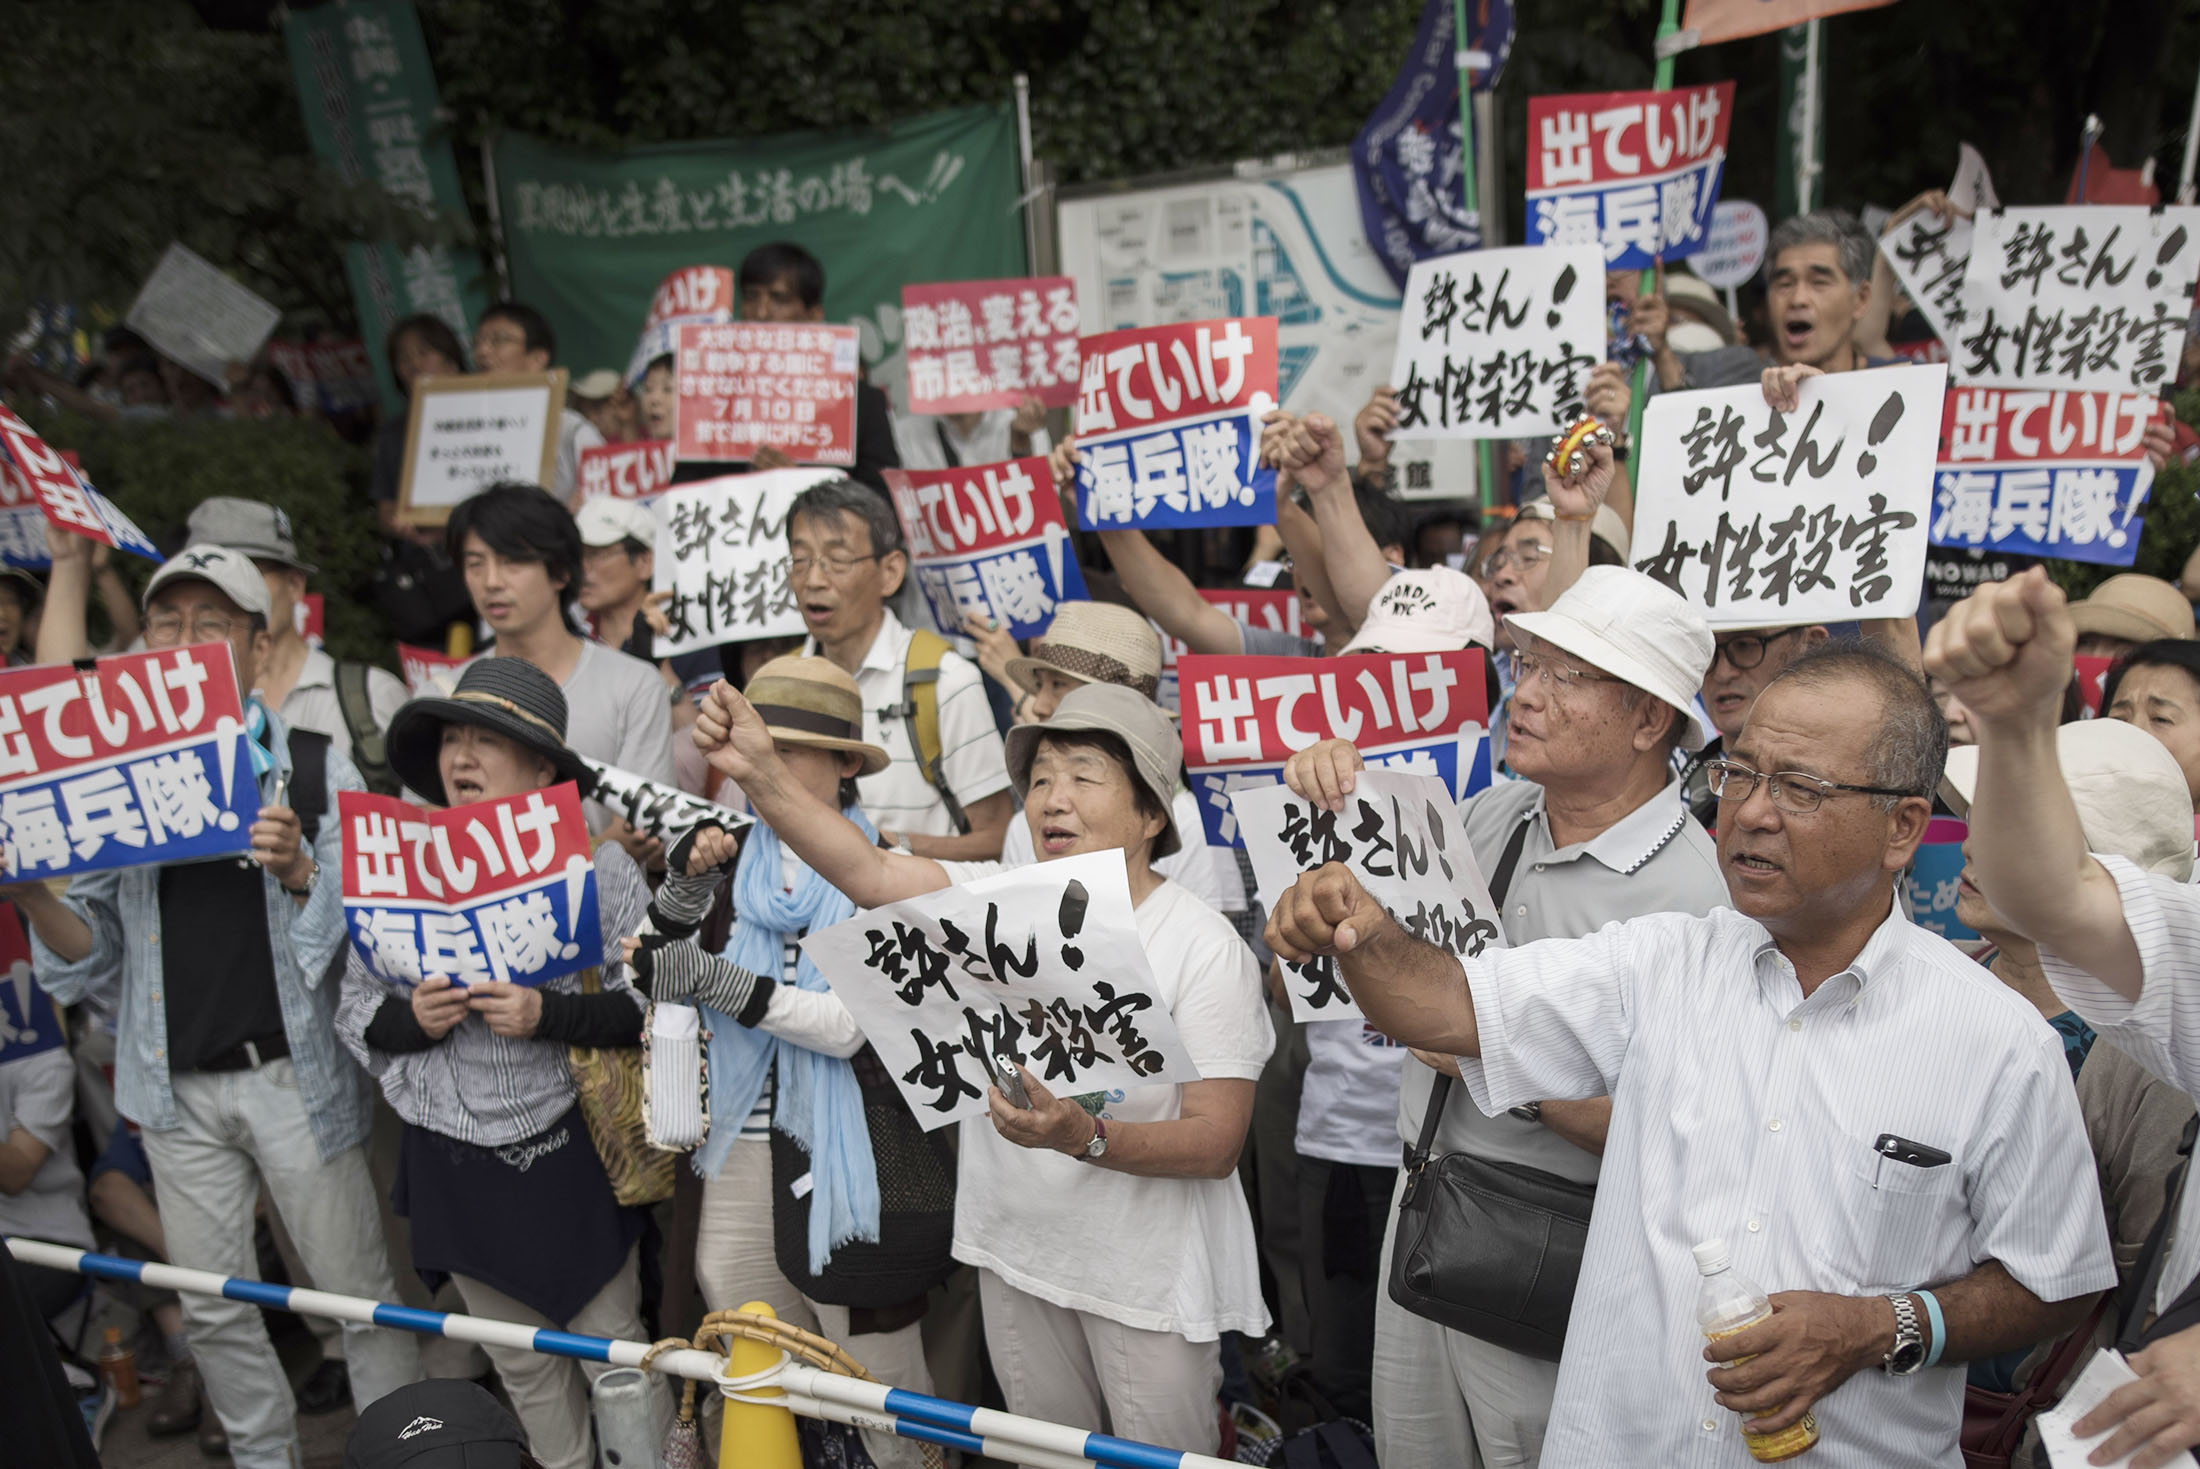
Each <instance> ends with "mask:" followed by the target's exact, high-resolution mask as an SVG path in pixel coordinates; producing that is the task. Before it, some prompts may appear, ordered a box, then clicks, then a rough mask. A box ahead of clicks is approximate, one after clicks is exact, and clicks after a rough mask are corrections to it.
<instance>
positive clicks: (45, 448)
mask: <svg viewBox="0 0 2200 1469" xmlns="http://www.w3.org/2000/svg"><path fill="white" fill-rule="evenodd" d="M0 462H6V463H7V464H9V465H11V466H12V467H13V469H14V471H15V474H16V475H18V476H20V482H19V484H18V486H17V488H16V489H15V491H14V492H13V493H15V494H17V495H20V494H21V493H22V490H23V488H24V487H27V488H28V489H29V491H30V493H31V494H32V495H34V496H35V497H36V498H37V502H38V508H39V509H40V510H41V511H42V512H43V513H44V514H45V517H46V519H47V520H49V521H51V522H53V523H54V524H55V525H58V526H60V527H61V528H62V529H63V530H65V531H73V532H75V533H76V534H77V535H80V536H84V537H86V538H87V539H89V540H94V541H98V542H100V543H101V544H102V545H107V546H112V547H114V548H115V549H116V550H117V551H128V552H129V553H130V554H131V555H133V556H143V557H144V558H145V559H146V560H148V561H159V560H161V559H163V558H162V556H161V554H160V551H159V549H158V548H157V547H155V546H154V545H153V542H152V540H151V539H150V538H149V537H148V536H147V535H146V534H145V532H144V531H141V530H139V529H138V528H137V526H136V525H135V524H133V523H132V522H131V520H130V517H129V516H127V515H124V514H123V513H122V512H121V511H120V510H118V509H116V508H115V503H114V502H113V501H112V500H110V499H108V498H107V497H106V496H105V495H102V494H101V493H100V492H99V491H97V490H95V489H93V488H92V482H91V481H90V480H88V479H86V478H85V477H84V475H83V472H82V471H81V470H79V469H78V468H77V467H76V456H75V455H74V454H70V453H68V452H66V451H56V450H55V449H54V448H53V446H52V445H50V444H48V443H47V442H46V441H45V440H44V439H42V438H40V437H39V436H38V431H37V430H35V429H33V428H32V427H31V426H30V425H29V424H27V423H25V422H24V421H23V420H22V419H20V418H18V417H16V416H15V411H14V410H13V409H11V408H9V407H8V405H7V404H5V403H0ZM18 508H19V507H18ZM19 533H20V539H18V540H17V542H16V546H17V549H18V550H19V551H20V552H21V554H24V555H26V556H27V555H29V554H30V550H29V547H28V545H26V544H25V543H30V544H35V546H36V548H37V555H38V558H39V559H38V560H36V561H34V562H25V563H23V564H26V565H35V566H44V565H45V564H46V563H47V557H46V537H45V533H44V532H43V531H39V532H38V533H37V536H36V539H35V541H32V539H31V536H30V534H29V528H28V527H19Z"/></svg>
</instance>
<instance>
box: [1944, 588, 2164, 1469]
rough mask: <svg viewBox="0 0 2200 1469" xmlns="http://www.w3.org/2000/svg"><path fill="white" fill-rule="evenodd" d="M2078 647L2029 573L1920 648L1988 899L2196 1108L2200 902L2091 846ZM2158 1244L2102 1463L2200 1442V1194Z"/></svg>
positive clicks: (2104, 1023)
mask: <svg viewBox="0 0 2200 1469" xmlns="http://www.w3.org/2000/svg"><path fill="white" fill-rule="evenodd" d="M2077 641H2078V634H2077V628H2076V626H2075V625H2074V624H2073V622H2072V620H2071V616H2070V611H2069V608H2068V607H2067V606H2066V605H2065V603H2064V599H2063V594H2062V592H2061V591H2060V590H2058V589H2057V588H2056V586H2055V585H2054V583H2052V582H2050V581H2049V580H2048V579H2047V574H2046V572H2045V571H2044V570H2042V569H2039V568H2034V569H2033V570H2030V571H2027V572H2025V573H2024V574H2023V575H2022V576H2018V577H2012V578H2011V579H2010V580H2008V581H2006V582H2002V583H1999V584H1989V585H1986V586H1982V587H1980V588H1979V589H1978V590H1977V591H1976V592H1974V593H1973V594H1972V595H1971V597H1969V598H1966V599H1965V600H1963V601H1961V602H1959V603H1957V604H1956V605H1955V607H1954V608H1953V609H1951V610H1950V612H1949V614H1948V616H1947V617H1946V618H1944V619H1942V621H1941V622H1940V624H1939V625H1938V626H1936V627H1934V629H1933V634H1932V638H1931V640H1930V641H1929V642H1928V643H1927V644H1926V648H1925V666H1926V667H1927V668H1928V669H1930V670H1931V671H1932V673H1933V675H1934V676H1935V677H1936V678H1938V679H1940V680H1941V682H1942V683H1944V684H1946V685H1947V687H1948V690H1949V692H1950V693H1952V694H1954V695H1955V697H1956V698H1958V699H1960V700H1962V701H1963V705H1964V707H1965V708H1966V709H1968V710H1970V711H1971V722H1972V726H1973V727H1974V728H1975V729H1977V730H1978V736H1979V739H1978V748H1979V762H1978V787H1977V790H1976V792H1975V793H1974V796H1973V799H1972V803H1971V834H1972V837H1973V838H1974V840H1973V843H1972V848H1971V850H1972V853H1973V856H1974V859H1975V865H1976V867H1977V882H1978V886H1979V891H1980V892H1981V893H1982V894H1983V895H1984V896H1985V898H1986V900H1987V901H1988V902H1989V903H1991V904H1993V906H1994V911H1995V912H1996V913H1997V914H2000V915H2003V916H2004V917H2005V918H2007V920H2008V921H2009V923H2010V925H2011V927H2013V928H2016V929H2018V930H2019V931H2021V932H2022V933H2023V934H2024V935H2025V936H2026V937H2027V938H2030V939H2032V940H2033V941H2034V942H2035V943H2037V944H2038V945H2039V949H2040V965H2041V967H2042V968H2043V969H2044V970H2045V971H2046V973H2047V979H2048V982H2049V983H2050V984H2052V985H2053V986H2054V988H2055V993H2056V994H2058V995H2060V996H2061V997H2062V998H2063V1000H2064V1001H2066V1002H2067V1003H2068V1004H2069V1005H2070V1007H2071V1008H2072V1009H2073V1010H2076V1011H2077V1012H2078V1014H2079V1015H2081V1016H2082V1017H2084V1019H2085V1021H2086V1023H2087V1024H2089V1025H2091V1026H2092V1027H2093V1028H2094V1029H2095V1030H2096V1031H2098V1032H2099V1033H2100V1036H2101V1039H2102V1040H2105V1041H2109V1042H2112V1043H2114V1044H2115V1045H2116V1046H2117V1047H2119V1048H2120V1049H2122V1050H2123V1051H2125V1052H2126V1053H2128V1054H2129V1055H2130V1056H2131V1057H2132V1059H2134V1060H2136V1061H2138V1062H2139V1063H2140V1064H2141V1065H2143V1066H2145V1067H2146V1068H2147V1069H2148V1070H2149V1071H2152V1072H2154V1073H2155V1074H2156V1075H2157V1076H2160V1077H2162V1078H2163V1079H2164V1080H2166V1081H2168V1082H2169V1083H2170V1084H2172V1085H2173V1086H2175V1087H2177V1088H2178V1089H2179V1090H2180V1091H2183V1092H2185V1093H2187V1094H2188V1095H2195V1096H2200V890H2196V889H2194V888H2193V887H2192V886H2191V885H2190V884H2188V883H2183V882H2179V881H2177V880H2175V879H2173V878H2168V877H2160V876H2154V875H2150V874H2149V873H2147V872H2145V871H2143V870H2142V869H2141V868H2140V867H2139V866H2138V864H2136V863H2134V862H2131V861H2130V860H2128V859H2126V858H2123V857H2096V856H2093V855H2092V854H2090V853H2089V852H2088V851H2087V850H2086V840H2085V832H2084V828H2083V827H2082V826H2081V825H2080V824H2079V819H2078V809H2077V805H2076V803H2075V802H2074V801H2073V800H2072V799H2071V796H2070V789H2069V787H2068V786H2067V785H2065V784H2064V783H2063V777H2062V770H2061V767H2060V764H2059V763H2058V758H2057V753H2056V752H2057V743H2056V736H2055V728H2056V720H2057V718H2058V717H2059V715H2060V710H2061V706H2062V697H2063V690H2064V689H2065V688H2066V687H2067V686H2068V685H2069V682H2070V669H2071V656H2072V654H2073V653H2074V652H2075V651H2076V649H2077ZM2165 1240H2166V1251H2165V1252H2164V1253H2163V1255H2162V1257H2161V1262H2160V1267H2159V1274H2158V1276H2157V1278H2156V1281H2155V1284H2154V1289H2153V1292H2152V1294H2151V1296H2150V1297H2149V1298H2147V1299H2145V1300H2141V1301H2137V1302H2135V1303H2133V1304H2132V1310H2131V1316H2132V1319H2131V1320H2130V1321H2129V1322H2128V1323H2126V1327H2125V1329H2124V1331H2122V1332H2121V1333H2120V1339H2122V1340H2126V1341H2130V1340H2134V1339H2136V1340H2138V1341H2143V1342H2144V1343H2146V1345H2145V1348H2144V1350H2138V1351H2132V1352H2131V1353H2130V1355H2129V1360H2130V1363H2131V1368H2132V1370H2133V1371H2134V1372H2136V1373H2138V1375H2139V1380H2138V1381H2137V1382H2134V1383H2129V1384H2127V1385H2125V1386H2124V1387H2121V1388H2119V1389H2117V1390H2116V1391H2115V1392H2113V1393H2111V1394H2110V1395H2109V1396H2108V1398H2107V1400H2106V1401H2104V1402H2103V1403H2102V1404H2101V1405H2100V1406H2099V1407H2097V1408H2095V1409H2094V1410H2093V1412H2092V1413H2090V1414H2089V1415H2087V1416H2086V1417H2085V1418H2082V1419H2080V1420H2079V1422H2078V1425H2077V1427H2078V1432H2079V1434H2080V1435H2081V1436H2091V1435H2096V1434H2101V1433H2104V1432H2106V1431H2107V1430H2109V1429H2111V1428H2114V1429H2115V1430H2116V1432H2115V1433H2114V1434H2113V1435H2111V1436H2110V1437H2109V1438H2108V1439H2106V1440H2105V1441H2104V1442H2103V1443H2102V1444H2101V1445H2100V1446H2099V1447H2098V1448H2096V1449H2095V1450H2094V1453H2093V1455H2092V1458H2093V1461H2094V1462H2096V1463H2110V1462H2118V1463H2120V1462H2122V1456H2123V1455H2126V1454H2133V1455H2134V1456H2133V1457H2132V1458H2131V1460H2130V1462H2131V1463H2132V1464H2133V1465H2135V1466H2137V1469H2153V1466H2155V1465H2157V1464H2163V1463H2167V1462H2170V1461H2171V1460H2173V1459H2174V1460H2177V1461H2179V1462H2185V1461H2186V1455H2185V1453H2184V1451H2185V1450H2186V1449H2188V1448H2191V1447H2193V1446H2195V1445H2200V1325H2195V1324H2194V1323H2195V1322H2196V1321H2200V1288H2196V1286H2200V1282H2196V1281H2195V1276H2196V1274H2200V1189H2194V1188H2190V1187H2185V1188H2183V1189H2182V1197H2181V1200H2180V1201H2179V1204H2178V1209H2177V1213H2176V1216H2175V1223H2174V1226H2173V1227H2172V1228H2171V1230H2170V1231H2169V1233H2168V1235H2167V1236H2166V1237H2165ZM2152 1248H2153V1246H2151V1245H2150V1252H2151V1250H2152ZM2142 1263H2144V1262H2142ZM2141 1284H2142V1288H2143V1277H2142V1282H2141ZM2134 1450H2136V1453H2135V1454H2134Z"/></svg>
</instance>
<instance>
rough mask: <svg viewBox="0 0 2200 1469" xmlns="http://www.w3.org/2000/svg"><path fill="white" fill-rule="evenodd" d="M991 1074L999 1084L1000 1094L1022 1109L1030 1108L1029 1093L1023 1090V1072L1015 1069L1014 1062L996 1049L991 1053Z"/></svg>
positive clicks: (1027, 1109) (1027, 1110) (1028, 1109)
mask: <svg viewBox="0 0 2200 1469" xmlns="http://www.w3.org/2000/svg"><path fill="white" fill-rule="evenodd" d="M993 1076H994V1080H995V1081H997V1082H998V1083H999V1084H1000V1088H1001V1095H1002V1096H1004V1097H1006V1098H1008V1100H1009V1102H1010V1103H1011V1104H1012V1105H1014V1106H1017V1107H1020V1108H1022V1109H1023V1110H1024V1111H1026V1112H1029V1111H1030V1110H1031V1093H1029V1092H1027V1091H1025V1090H1024V1074H1023V1073H1022V1072H1021V1071H1019V1070H1017V1069H1016V1063H1015V1062H1014V1061H1011V1060H1010V1059H1009V1058H1008V1057H1007V1056H1004V1055H1002V1054H1001V1053H1000V1052H998V1051H996V1052H995V1053H994V1055H993Z"/></svg>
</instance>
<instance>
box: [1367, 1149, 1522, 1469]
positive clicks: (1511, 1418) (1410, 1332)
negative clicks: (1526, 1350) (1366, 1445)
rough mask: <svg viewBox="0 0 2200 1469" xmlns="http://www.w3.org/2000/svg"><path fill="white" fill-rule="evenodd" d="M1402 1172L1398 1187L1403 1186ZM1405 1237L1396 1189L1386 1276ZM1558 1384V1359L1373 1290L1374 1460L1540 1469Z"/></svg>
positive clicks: (1468, 1468) (1386, 1239)
mask: <svg viewBox="0 0 2200 1469" xmlns="http://www.w3.org/2000/svg"><path fill="white" fill-rule="evenodd" d="M1405 1183H1406V1174H1405V1170H1403V1169H1400V1170H1399V1173H1398V1191H1399V1192H1400V1193H1402V1192H1403V1191H1404V1189H1405ZM1397 1245H1398V1208H1397V1196H1396V1195H1395V1194H1394V1195H1393V1196H1392V1201H1391V1210H1390V1227H1389V1228H1388V1229H1387V1230H1385V1231H1384V1232H1383V1264H1382V1275H1381V1277H1380V1278H1381V1279H1382V1280H1385V1281H1387V1280H1389V1279H1390V1257H1391V1252H1392V1251H1393V1250H1395V1249H1396V1248H1397ZM1557 1391H1558V1364H1557V1363H1556V1362H1546V1361H1544V1360H1542V1359H1541V1358H1540V1357H1528V1356H1523V1355H1521V1354H1520V1353H1519V1352H1511V1351H1507V1350H1506V1349H1505V1348H1503V1347H1496V1346H1491V1345H1490V1344H1489V1343H1488V1342H1486V1341H1480V1340H1477V1339H1476V1338H1474V1337H1471V1336H1468V1335H1466V1334H1465V1333H1464V1332H1458V1331H1452V1330H1450V1329H1449V1328H1447V1327H1443V1326H1439V1325H1437V1324H1436V1323H1435V1322H1433V1321H1431V1320H1429V1319H1428V1318H1427V1317H1425V1316H1416V1315H1414V1314H1413V1313H1412V1312H1411V1311H1408V1310H1407V1309H1406V1308H1405V1307H1403V1306H1401V1305H1399V1304H1398V1303H1397V1302H1396V1301H1394V1300H1392V1299H1391V1298H1390V1291H1389V1289H1388V1288H1387V1287H1386V1288H1385V1289H1384V1290H1382V1291H1381V1292H1380V1293H1379V1294H1378V1295H1377V1296H1376V1298H1375V1384H1374V1402H1375V1458H1376V1460H1377V1461H1378V1462H1380V1463H1382V1464H1385V1465H1390V1464H1398V1465H1408V1464H1442V1465H1445V1466H1447V1469H1534V1466H1535V1465H1536V1463H1537V1462H1538V1461H1539V1460H1541V1458H1542V1457H1543V1431H1544V1429H1545V1427H1546V1426H1548V1425H1549V1423H1550V1420H1551V1398H1552V1396H1553V1395H1554V1394H1555V1393H1556V1392H1557Z"/></svg>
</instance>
